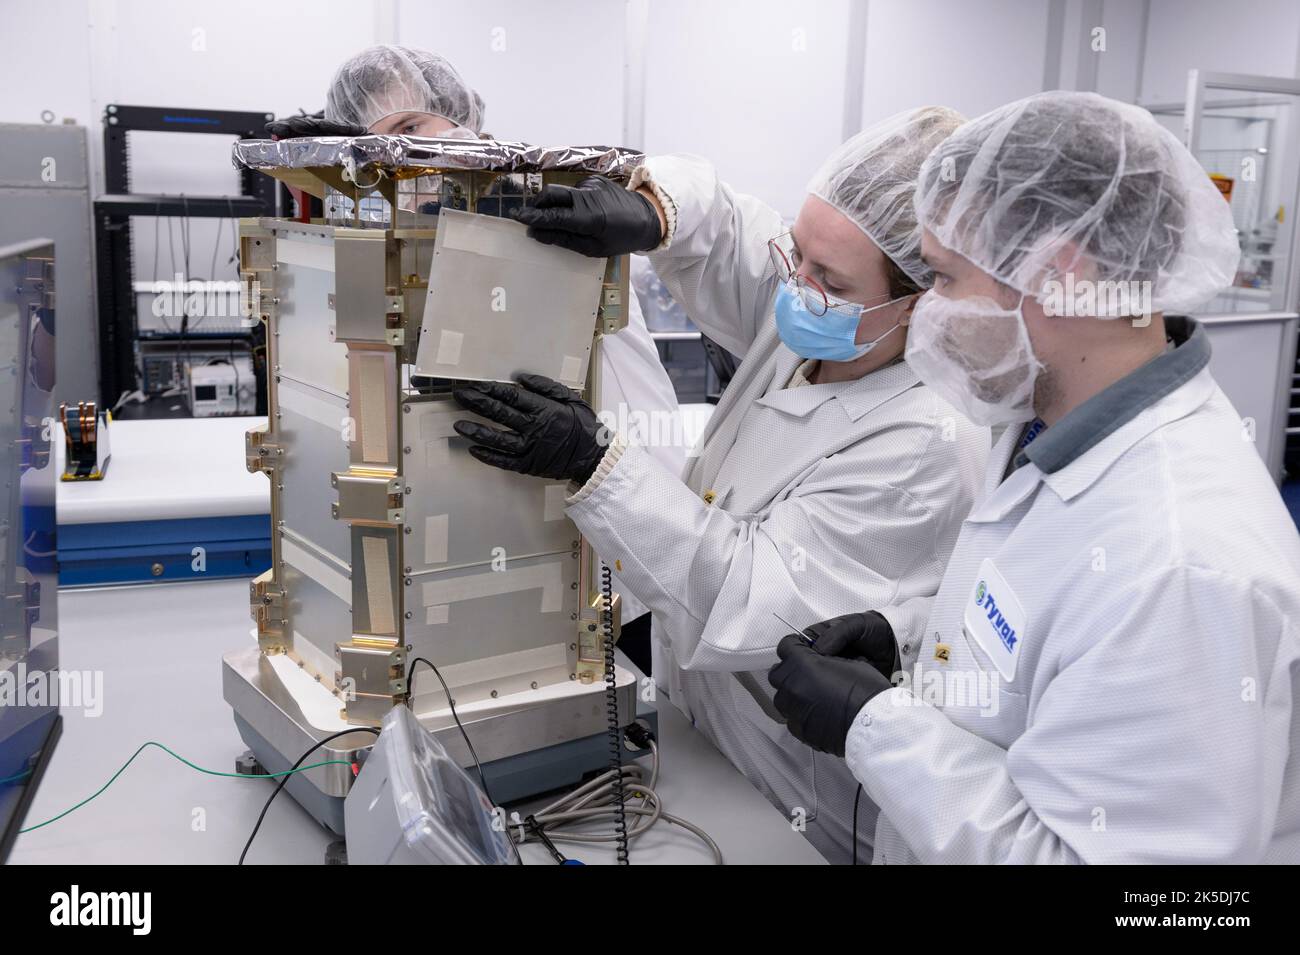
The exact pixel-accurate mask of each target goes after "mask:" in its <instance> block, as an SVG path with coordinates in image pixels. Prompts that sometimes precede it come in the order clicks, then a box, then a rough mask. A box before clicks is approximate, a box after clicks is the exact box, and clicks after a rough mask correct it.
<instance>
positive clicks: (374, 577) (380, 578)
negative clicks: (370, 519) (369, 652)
mask: <svg viewBox="0 0 1300 955" xmlns="http://www.w3.org/2000/svg"><path fill="white" fill-rule="evenodd" d="M361 559H362V560H363V561H364V562H365V568H366V601H367V603H369V605H370V632H371V633H396V632H397V617H396V615H395V614H394V612H393V587H392V579H391V578H390V577H389V563H388V541H387V540H386V539H385V538H383V537H377V536H372V535H362V537H361Z"/></svg>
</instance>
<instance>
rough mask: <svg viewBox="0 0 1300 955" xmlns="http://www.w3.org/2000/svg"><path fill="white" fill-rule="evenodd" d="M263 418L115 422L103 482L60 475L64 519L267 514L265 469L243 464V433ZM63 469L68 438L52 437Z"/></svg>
mask: <svg viewBox="0 0 1300 955" xmlns="http://www.w3.org/2000/svg"><path fill="white" fill-rule="evenodd" d="M265 423H266V418H265V417H245V418H171V419H157V420H144V421H114V422H113V423H112V424H111V425H109V429H108V432H109V451H110V453H111V455H112V458H111V459H110V461H109V464H108V473H107V474H106V475H105V477H104V480H102V481H60V482H59V487H58V502H59V523H60V524H97V523H110V522H115V521H157V520H185V519H189V518H195V517H233V516H237V515H243V514H269V513H270V511H271V490H270V485H269V483H268V482H267V479H266V476H265V475H262V474H252V473H250V472H249V471H248V470H247V469H246V468H245V467H244V435H245V433H247V432H248V431H251V430H252V429H253V428H258V427H261V426H262V425H264V424H265ZM55 446H56V448H57V451H56V458H55V461H56V465H57V467H58V469H59V472H60V473H61V472H62V471H63V450H64V447H63V439H62V436H60V437H59V439H58V440H57V441H55Z"/></svg>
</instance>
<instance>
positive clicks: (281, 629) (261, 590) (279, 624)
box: [248, 570, 289, 653]
mask: <svg viewBox="0 0 1300 955" xmlns="http://www.w3.org/2000/svg"><path fill="white" fill-rule="evenodd" d="M284 598H285V595H284V591H283V590H282V589H281V588H280V584H279V582H278V581H277V580H276V579H275V571H274V570H267V571H265V572H264V573H262V574H261V575H259V576H257V577H254V578H253V579H252V580H251V581H249V584H248V603H249V610H250V613H251V615H252V617H253V621H254V622H255V623H256V624H257V645H258V647H260V648H261V650H262V652H263V653H283V652H285V651H286V650H287V649H289V647H288V643H287V642H286V640H285V638H284V634H285V629H286V626H285V625H286V622H287V621H286V620H285V613H284V610H285V599H284Z"/></svg>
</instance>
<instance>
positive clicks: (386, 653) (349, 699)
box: [334, 634, 406, 725]
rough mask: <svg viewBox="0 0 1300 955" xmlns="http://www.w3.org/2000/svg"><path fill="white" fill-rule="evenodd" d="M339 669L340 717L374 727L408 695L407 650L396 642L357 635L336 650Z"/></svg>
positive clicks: (336, 684) (337, 684)
mask: <svg viewBox="0 0 1300 955" xmlns="http://www.w3.org/2000/svg"><path fill="white" fill-rule="evenodd" d="M334 654H335V656H337V657H338V661H339V669H338V674H337V675H336V676H335V678H334V688H335V690H336V691H338V693H339V694H340V695H342V697H343V701H344V707H343V709H342V710H341V711H340V714H339V715H340V716H341V717H342V718H343V719H345V720H347V721H348V722H349V723H353V724H363V725H375V724H378V723H379V722H380V721H381V720H383V718H384V714H386V713H387V712H388V711H389V710H390V709H392V708H393V707H394V706H397V705H398V704H400V703H401V702H402V698H403V697H404V696H405V695H406V650H405V648H404V647H402V646H401V644H399V643H398V642H397V641H396V640H385V639H376V638H375V637H371V636H365V635H362V634H354V635H353V637H352V642H351V643H339V644H336V645H335V647H334Z"/></svg>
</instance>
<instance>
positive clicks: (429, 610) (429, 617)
mask: <svg viewBox="0 0 1300 955" xmlns="http://www.w3.org/2000/svg"><path fill="white" fill-rule="evenodd" d="M450 609H451V608H450V607H448V606H447V605H446V604H434V605H433V606H432V607H425V608H424V622H425V623H427V624H429V625H431V626H436V625H437V624H440V623H446V622H447V617H448V611H449V610H450Z"/></svg>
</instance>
